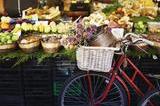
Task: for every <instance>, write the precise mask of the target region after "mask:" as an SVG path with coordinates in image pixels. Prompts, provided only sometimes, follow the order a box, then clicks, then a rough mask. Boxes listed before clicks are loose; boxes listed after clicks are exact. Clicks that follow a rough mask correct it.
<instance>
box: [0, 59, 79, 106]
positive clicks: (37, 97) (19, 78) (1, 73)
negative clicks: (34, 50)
mask: <svg viewBox="0 0 160 106" xmlns="http://www.w3.org/2000/svg"><path fill="white" fill-rule="evenodd" d="M15 61H16V60H14V59H7V60H4V61H1V62H0V104H3V106H8V105H12V106H53V105H55V106H57V105H56V103H57V101H56V99H57V96H58V94H59V91H60V89H61V86H62V85H63V82H64V81H65V80H66V79H67V78H68V77H69V76H71V74H72V73H73V72H74V71H75V70H77V69H76V68H77V67H76V64H75V62H73V61H71V60H69V59H67V58H50V59H46V60H45V61H44V62H42V63H41V64H37V62H36V60H35V59H32V60H30V61H28V62H26V63H24V64H22V65H19V66H17V67H14V68H11V67H12V65H13V64H14V63H15ZM55 97H56V98H55Z"/></svg>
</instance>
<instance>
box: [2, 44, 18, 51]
mask: <svg viewBox="0 0 160 106" xmlns="http://www.w3.org/2000/svg"><path fill="white" fill-rule="evenodd" d="M16 48H17V44H16V43H11V44H5V45H0V53H6V52H10V51H12V50H15V49H16Z"/></svg>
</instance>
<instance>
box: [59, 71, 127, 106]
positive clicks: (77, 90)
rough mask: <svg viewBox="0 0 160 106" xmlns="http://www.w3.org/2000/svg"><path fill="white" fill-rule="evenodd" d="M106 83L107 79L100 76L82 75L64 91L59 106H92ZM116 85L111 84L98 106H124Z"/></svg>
mask: <svg viewBox="0 0 160 106" xmlns="http://www.w3.org/2000/svg"><path fill="white" fill-rule="evenodd" d="M88 78H89V79H88ZM89 80H90V82H89ZM108 82H109V81H108V79H107V77H106V76H104V75H101V74H83V75H82V76H78V77H75V78H74V79H72V80H71V81H70V82H69V84H68V85H67V86H66V88H65V89H64V92H63V95H62V97H61V98H62V101H61V104H62V105H61V106H92V104H93V102H94V101H96V100H97V98H98V97H101V95H103V93H104V92H105V89H106V86H107V83H108ZM89 83H90V87H91V88H89ZM116 84H117V83H116V82H114V83H113V85H112V87H111V89H110V91H109V94H108V96H107V97H106V98H105V99H104V100H103V103H101V104H99V106H119V105H121V106H126V105H124V97H123V92H122V91H121V88H119V85H116ZM89 91H92V92H89ZM89 93H91V94H89ZM90 96H93V97H90Z"/></svg>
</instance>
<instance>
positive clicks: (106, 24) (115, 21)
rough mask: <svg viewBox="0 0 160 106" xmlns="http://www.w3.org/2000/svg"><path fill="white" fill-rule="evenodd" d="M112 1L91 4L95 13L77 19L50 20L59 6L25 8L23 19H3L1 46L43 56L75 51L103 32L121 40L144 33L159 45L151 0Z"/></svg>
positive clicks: (159, 30)
mask: <svg viewBox="0 0 160 106" xmlns="http://www.w3.org/2000/svg"><path fill="white" fill-rule="evenodd" d="M114 1H115V2H112V4H103V3H94V4H93V6H94V11H93V12H92V13H91V14H90V15H89V16H85V17H79V18H77V19H76V20H67V19H66V18H62V19H60V20H59V21H55V20H53V19H55V18H56V17H58V16H60V15H61V12H60V10H59V7H48V6H45V7H43V8H37V9H33V8H28V9H27V10H24V12H23V17H22V18H17V19H13V18H11V17H7V16H2V17H1V22H0V45H5V44H12V43H17V44H18V45H19V48H21V49H22V51H24V52H25V53H31V52H35V51H36V50H38V48H39V47H40V46H42V47H43V50H44V52H45V53H56V52H58V51H59V50H60V48H62V49H66V50H75V49H76V48H77V47H78V46H79V45H86V44H87V43H88V42H90V41H92V40H95V39H96V38H97V36H98V35H99V34H100V33H102V32H106V34H108V33H111V34H110V35H113V36H114V37H115V38H122V36H123V34H124V33H127V32H132V33H136V34H139V35H144V34H145V38H147V39H149V40H152V41H156V42H158V43H160V42H159V41H160V40H159V39H158V38H159V37H156V36H159V33H160V22H159V21H160V18H159V16H158V15H159V14H158V5H157V4H156V3H154V2H153V1H152V0H147V1H146V0H114ZM73 2H75V1H73ZM95 10H97V11H95ZM106 28H107V29H110V30H106ZM107 31H108V32H107ZM26 35H27V36H26ZM102 43H103V42H102ZM40 44H41V45H40ZM35 48H37V49H35Z"/></svg>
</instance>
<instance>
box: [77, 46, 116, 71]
mask: <svg viewBox="0 0 160 106" xmlns="http://www.w3.org/2000/svg"><path fill="white" fill-rule="evenodd" d="M115 50H117V48H111V47H84V46H83V47H80V48H78V50H77V53H76V58H77V65H78V68H79V69H81V70H86V71H89V70H92V71H102V72H109V71H110V69H111V65H112V59H113V55H114V51H115Z"/></svg>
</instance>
